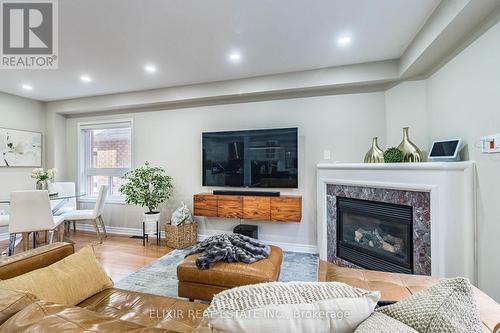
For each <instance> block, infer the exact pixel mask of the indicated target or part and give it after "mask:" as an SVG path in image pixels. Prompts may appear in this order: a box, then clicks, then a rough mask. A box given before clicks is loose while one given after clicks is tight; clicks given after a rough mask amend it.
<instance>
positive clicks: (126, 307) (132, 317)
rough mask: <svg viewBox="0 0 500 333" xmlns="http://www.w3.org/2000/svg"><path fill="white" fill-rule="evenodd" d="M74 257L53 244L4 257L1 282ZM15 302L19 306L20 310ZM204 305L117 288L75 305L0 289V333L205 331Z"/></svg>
mask: <svg viewBox="0 0 500 333" xmlns="http://www.w3.org/2000/svg"><path fill="white" fill-rule="evenodd" d="M72 253H74V248H73V245H72V244H68V243H55V244H52V245H47V246H42V247H40V248H38V249H35V250H31V251H27V252H23V253H20V254H18V255H15V256H12V257H8V258H4V259H3V260H2V261H0V279H2V280H3V279H9V278H12V277H15V276H18V275H21V274H24V273H27V272H30V271H32V270H35V269H38V268H42V267H45V266H49V265H51V264H53V263H54V262H57V261H59V260H61V259H63V258H64V257H66V256H68V255H70V254H72ZM13 298H14V302H13ZM12 304H15V305H17V307H19V308H18V309H17V310H16V309H15V308H16V306H13V305H12ZM206 307H207V305H206V304H200V303H193V302H188V301H182V300H179V299H175V298H170V297H162V296H155V295H149V294H144V293H138V292H132V291H126V290H122V289H116V288H111V289H106V290H104V291H102V292H100V293H98V294H96V295H93V296H92V297H90V298H88V299H87V300H85V301H83V302H82V303H80V304H78V306H77V307H68V306H62V305H57V304H51V303H47V302H43V301H36V300H33V299H29V298H28V299H26V297H22V296H20V295H19V293H15V292H10V291H7V290H0V332H2V333H3V332H9V333H11V332H24V331H31V332H61V331H64V332H89V331H92V332H120V333H124V332H134V333H138V332H170V333H173V332H178V333H190V332H193V333H194V332H197V333H202V332H205V331H207V330H208V329H207V327H206V325H200V323H201V322H202V314H203V311H204V310H205V308H206ZM23 309H24V310H23ZM19 310H22V313H21V312H18V311H19ZM16 312H17V313H18V315H16ZM21 314H22V315H21ZM9 318H10V319H9ZM42 319H43V320H42Z"/></svg>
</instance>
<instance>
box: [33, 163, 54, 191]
mask: <svg viewBox="0 0 500 333" xmlns="http://www.w3.org/2000/svg"><path fill="white" fill-rule="evenodd" d="M31 178H33V179H36V189H37V190H48V189H49V184H50V181H51V180H52V179H53V178H54V169H47V170H44V169H43V168H38V169H34V170H33V171H31Z"/></svg>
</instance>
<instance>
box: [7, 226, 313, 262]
mask: <svg viewBox="0 0 500 333" xmlns="http://www.w3.org/2000/svg"><path fill="white" fill-rule="evenodd" d="M76 230H81V231H95V228H94V225H93V224H83V223H78V224H77V225H76ZM106 231H107V232H108V233H109V234H115V235H123V236H142V228H124V227H111V226H106ZM160 234H161V237H162V238H165V231H164V230H162V231H161V232H160ZM209 236H210V235H202V234H200V235H198V240H199V241H202V240H204V239H206V238H207V237H209ZM0 237H1V235H0ZM6 237H7V238H6V239H8V234H6ZM0 239H1V238H0ZM264 242H266V243H268V244H271V245H276V246H279V247H280V248H281V249H283V251H290V252H301V253H311V254H317V253H318V247H317V246H316V245H309V244H297V243H286V242H273V241H265V240H264Z"/></svg>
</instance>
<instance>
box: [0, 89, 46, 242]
mask: <svg viewBox="0 0 500 333" xmlns="http://www.w3.org/2000/svg"><path fill="white" fill-rule="evenodd" d="M0 127H6V128H15V129H24V130H29V131H37V132H42V133H43V132H45V118H44V110H43V104H42V103H40V102H36V101H33V100H30V99H26V98H22V97H17V96H13V95H8V94H4V93H2V92H0ZM43 141H45V136H43ZM42 158H43V155H42ZM31 170H32V168H0V198H1V199H4V198H7V199H8V198H9V196H10V192H11V191H14V190H25V189H32V188H33V187H34V186H35V185H34V182H33V179H31V178H30V176H31ZM8 210H9V206H8V205H0V213H6V212H8ZM6 232H7V228H0V234H4V233H6Z"/></svg>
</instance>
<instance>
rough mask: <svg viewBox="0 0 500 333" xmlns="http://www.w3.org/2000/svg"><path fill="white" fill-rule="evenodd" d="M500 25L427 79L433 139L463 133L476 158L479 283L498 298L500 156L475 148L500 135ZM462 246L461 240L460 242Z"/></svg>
mask: <svg viewBox="0 0 500 333" xmlns="http://www.w3.org/2000/svg"><path fill="white" fill-rule="evenodd" d="M499 40H500V23H499V24H496V25H495V26H493V27H492V28H491V29H490V30H489V31H487V32H486V33H485V34H484V35H482V36H481V37H480V38H479V39H477V40H476V41H475V42H474V43H473V44H471V45H470V46H469V47H468V48H466V49H465V50H464V51H463V52H462V53H460V54H459V55H458V56H457V57H455V58H454V59H453V60H452V61H450V62H449V63H448V64H446V65H445V66H444V67H443V68H442V69H440V70H439V71H438V72H437V73H435V74H434V75H432V76H431V77H430V78H429V79H428V80H427V109H428V114H429V120H430V121H429V124H430V137H431V139H439V138H450V137H462V138H464V139H465V140H466V141H467V143H468V148H467V149H468V155H469V158H470V159H471V160H475V161H476V162H477V175H478V179H477V180H478V188H477V194H478V229H479V230H478V232H479V234H478V237H479V285H480V287H481V288H482V289H484V290H485V291H486V292H487V293H488V294H490V295H491V296H492V297H494V298H495V299H496V300H497V301H500V284H499V283H498V278H499V277H500V259H499V258H498V256H497V254H498V249H499V246H498V245H499V244H500V204H499V198H500V195H499V189H500V155H486V154H482V153H481V152H480V150H479V149H478V148H477V147H478V144H479V139H480V137H481V136H483V135H486V134H493V133H500V43H499V42H498V41H499ZM457 246H460V244H457Z"/></svg>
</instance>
